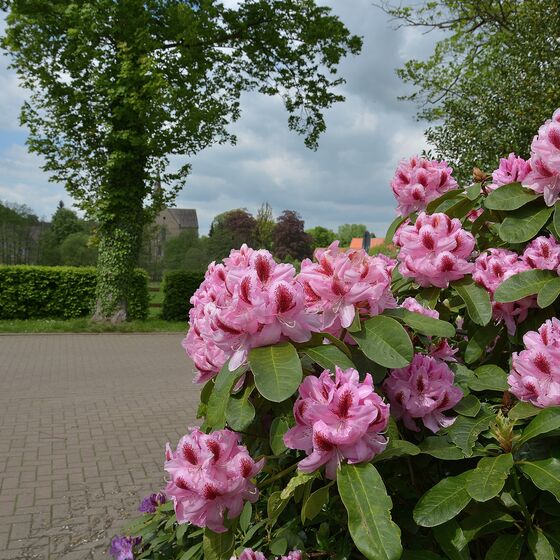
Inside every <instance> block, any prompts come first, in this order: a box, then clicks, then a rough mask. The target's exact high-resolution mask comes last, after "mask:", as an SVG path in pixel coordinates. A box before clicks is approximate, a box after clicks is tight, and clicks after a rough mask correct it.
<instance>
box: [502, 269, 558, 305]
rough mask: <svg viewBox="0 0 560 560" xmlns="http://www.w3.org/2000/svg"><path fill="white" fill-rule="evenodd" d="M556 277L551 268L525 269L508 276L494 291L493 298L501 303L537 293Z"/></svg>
mask: <svg viewBox="0 0 560 560" xmlns="http://www.w3.org/2000/svg"><path fill="white" fill-rule="evenodd" d="M555 277H556V278H557V276H556V274H555V273H554V272H552V271H551V270H538V269H536V270H526V271H524V272H519V273H518V274H514V275H513V276H510V277H509V278H508V279H507V280H505V281H504V282H502V283H501V284H500V285H499V286H498V288H497V290H496V292H495V293H494V300H495V301H498V302H501V303H509V302H512V301H519V300H520V299H523V298H524V297H527V296H532V295H534V294H537V293H539V291H540V290H541V289H542V288H543V286H545V285H546V284H547V283H548V281H549V280H551V279H552V278H555Z"/></svg>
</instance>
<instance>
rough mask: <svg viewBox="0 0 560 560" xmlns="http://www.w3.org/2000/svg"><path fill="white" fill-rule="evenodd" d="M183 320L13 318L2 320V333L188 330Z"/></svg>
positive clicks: (0, 322)
mask: <svg viewBox="0 0 560 560" xmlns="http://www.w3.org/2000/svg"><path fill="white" fill-rule="evenodd" d="M186 331H187V325H186V324H185V323H182V322H173V321H164V320H163V319H153V318H151V319H148V320H146V321H128V322H126V323H120V324H118V325H110V324H103V323H91V322H90V320H89V318H88V317H83V318H80V319H68V320H65V319H26V320H22V319H13V320H3V321H0V333H63V332H66V333H81V332H84V333H105V332H120V333H135V332H186Z"/></svg>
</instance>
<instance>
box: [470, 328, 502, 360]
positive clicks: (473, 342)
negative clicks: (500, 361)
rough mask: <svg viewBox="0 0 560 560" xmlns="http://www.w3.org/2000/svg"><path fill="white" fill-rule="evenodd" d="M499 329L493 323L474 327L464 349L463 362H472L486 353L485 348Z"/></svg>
mask: <svg viewBox="0 0 560 560" xmlns="http://www.w3.org/2000/svg"><path fill="white" fill-rule="evenodd" d="M498 331H499V329H498V328H497V327H496V326H495V325H488V326H486V327H482V328H480V329H476V330H475V332H474V333H473V334H472V335H471V337H470V339H469V342H468V344H467V347H466V349H465V362H466V363H467V364H472V363H474V362H476V361H477V360H480V358H482V356H484V354H485V353H486V348H488V347H489V346H490V344H491V343H492V341H493V340H494V339H495V338H496V335H497V334H498Z"/></svg>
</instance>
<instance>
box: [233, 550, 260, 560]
mask: <svg viewBox="0 0 560 560" xmlns="http://www.w3.org/2000/svg"><path fill="white" fill-rule="evenodd" d="M235 559H236V557H235V556H232V557H231V559H230V560H235ZM239 560H266V556H265V555H264V554H263V553H262V552H257V551H256V550H253V549H252V548H246V549H245V550H244V551H243V552H242V553H241V554H240V555H239Z"/></svg>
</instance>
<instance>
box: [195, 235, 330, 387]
mask: <svg viewBox="0 0 560 560" xmlns="http://www.w3.org/2000/svg"><path fill="white" fill-rule="evenodd" d="M191 304H192V306H193V307H192V308H191V310H190V313H189V319H190V320H189V324H190V329H189V332H188V334H187V337H186V339H185V341H184V346H185V348H186V350H187V353H188V354H189V356H190V357H191V358H192V360H193V361H194V363H195V366H196V368H197V370H198V371H199V375H198V376H197V378H196V379H195V381H198V382H204V381H206V380H208V379H210V378H211V377H213V376H214V375H215V374H216V373H217V372H218V371H219V370H220V368H221V367H222V366H223V364H224V363H225V362H226V361H227V360H228V359H230V363H229V368H230V370H232V371H233V370H235V369H236V368H238V367H239V366H240V365H241V364H242V363H243V362H244V361H245V360H246V358H247V353H248V351H249V350H250V349H251V348H255V347H258V346H267V345H269V344H275V343H277V342H279V341H281V340H285V339H290V340H294V341H295V342H305V341H307V340H309V338H310V337H311V332H312V331H315V330H318V327H319V321H320V320H319V317H318V316H317V315H314V314H311V313H309V312H308V311H307V310H306V308H305V294H304V291H303V287H302V285H301V284H300V283H299V282H297V281H296V279H295V269H294V267H293V266H292V265H289V264H277V263H276V262H275V260H274V259H273V258H272V255H271V254H270V253H269V252H268V251H264V250H261V251H254V250H253V249H250V248H248V247H247V246H246V245H243V246H242V247H241V249H240V250H234V251H232V252H231V254H230V256H229V257H228V258H226V259H224V262H223V264H215V263H212V264H211V265H210V266H209V267H208V271H207V272H206V275H205V278H204V281H203V282H202V284H201V286H200V288H199V289H198V290H197V291H196V292H195V294H194V295H193V297H192V298H191Z"/></svg>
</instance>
